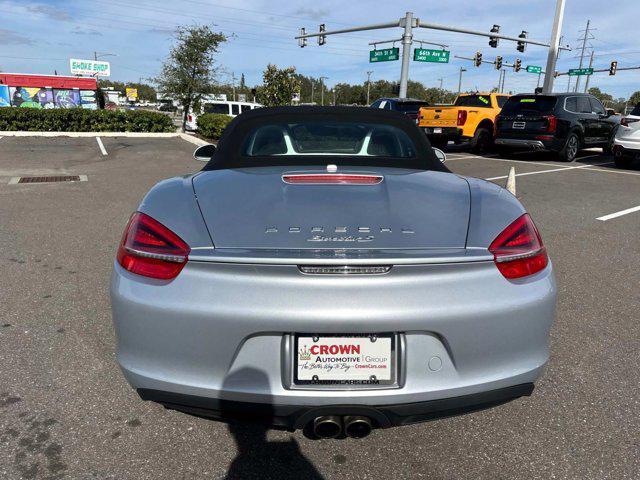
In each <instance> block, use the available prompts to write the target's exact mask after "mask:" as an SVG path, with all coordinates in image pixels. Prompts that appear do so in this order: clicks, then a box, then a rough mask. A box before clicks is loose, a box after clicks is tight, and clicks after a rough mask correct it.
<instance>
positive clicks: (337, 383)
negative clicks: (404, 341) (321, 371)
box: [287, 333, 401, 390]
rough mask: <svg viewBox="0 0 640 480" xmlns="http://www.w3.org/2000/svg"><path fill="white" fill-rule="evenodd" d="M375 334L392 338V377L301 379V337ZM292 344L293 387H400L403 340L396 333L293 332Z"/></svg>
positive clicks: (339, 388) (291, 386)
mask: <svg viewBox="0 0 640 480" xmlns="http://www.w3.org/2000/svg"><path fill="white" fill-rule="evenodd" d="M371 336H375V337H377V338H378V339H380V338H383V339H389V340H390V378H389V379H388V380H387V379H376V380H375V381H371V380H368V381H357V380H355V381H354V380H349V381H344V380H337V379H333V377H328V378H327V379H324V380H323V379H321V378H319V379H317V380H308V379H301V378H299V377H298V360H299V359H298V352H299V348H300V339H301V338H306V339H308V338H313V337H317V338H319V339H320V338H322V339H333V338H338V339H340V338H344V339H348V338H367V337H371ZM289 342H290V343H289V344H290V347H291V348H290V357H289V362H287V363H288V365H290V375H289V378H290V382H289V387H290V388H292V389H322V390H363V389H383V388H384V389H388V388H399V387H400V384H399V380H400V375H399V372H400V362H401V358H400V357H401V355H400V352H401V342H400V339H399V336H398V335H397V334H396V333H374V334H344V333H340V334H327V333H324V334H309V333H295V334H291V335H290V338H289Z"/></svg>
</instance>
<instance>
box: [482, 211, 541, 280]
mask: <svg viewBox="0 0 640 480" xmlns="http://www.w3.org/2000/svg"><path fill="white" fill-rule="evenodd" d="M489 251H490V252H491V253H493V258H494V262H495V264H496V266H497V267H498V270H500V273H502V275H503V276H504V277H505V278H508V279H511V280H513V279H516V278H522V277H527V276H529V275H533V274H534V273H537V272H539V271H540V270H543V269H544V268H545V267H546V266H547V264H548V263H549V257H548V256H547V250H546V249H545V247H544V245H543V244H542V239H541V238H540V234H539V233H538V229H537V228H536V226H535V225H534V224H533V221H532V220H531V217H529V215H528V214H527V213H525V214H524V215H522V216H521V217H519V218H518V219H516V220H515V221H514V222H513V223H511V225H509V226H508V227H507V228H505V229H504V230H503V231H502V233H500V235H498V236H497V237H496V239H495V240H494V241H493V242H492V243H491V245H490V246H489Z"/></svg>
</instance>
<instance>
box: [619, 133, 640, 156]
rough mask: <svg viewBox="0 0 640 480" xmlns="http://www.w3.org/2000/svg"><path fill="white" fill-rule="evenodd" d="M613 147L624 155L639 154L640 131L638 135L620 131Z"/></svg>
mask: <svg viewBox="0 0 640 480" xmlns="http://www.w3.org/2000/svg"><path fill="white" fill-rule="evenodd" d="M613 149H614V151H618V152H620V153H621V154H623V155H631V156H633V155H637V154H639V153H640V132H636V135H621V134H620V133H618V135H616V137H615V138H614V139H613Z"/></svg>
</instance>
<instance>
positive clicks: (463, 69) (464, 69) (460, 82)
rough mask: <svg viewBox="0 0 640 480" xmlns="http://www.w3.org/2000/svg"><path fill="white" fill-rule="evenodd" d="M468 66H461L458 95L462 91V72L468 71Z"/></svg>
mask: <svg viewBox="0 0 640 480" xmlns="http://www.w3.org/2000/svg"><path fill="white" fill-rule="evenodd" d="M466 71H467V69H466V68H462V67H460V77H459V78H458V96H459V95H460V93H461V92H462V72H466Z"/></svg>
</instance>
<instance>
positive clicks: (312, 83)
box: [311, 78, 316, 103]
mask: <svg viewBox="0 0 640 480" xmlns="http://www.w3.org/2000/svg"><path fill="white" fill-rule="evenodd" d="M315 84H316V82H315V80H314V79H313V78H312V79H311V103H313V87H314V86H315Z"/></svg>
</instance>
